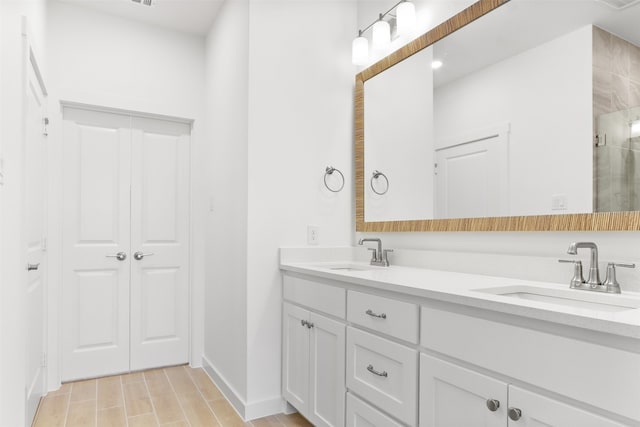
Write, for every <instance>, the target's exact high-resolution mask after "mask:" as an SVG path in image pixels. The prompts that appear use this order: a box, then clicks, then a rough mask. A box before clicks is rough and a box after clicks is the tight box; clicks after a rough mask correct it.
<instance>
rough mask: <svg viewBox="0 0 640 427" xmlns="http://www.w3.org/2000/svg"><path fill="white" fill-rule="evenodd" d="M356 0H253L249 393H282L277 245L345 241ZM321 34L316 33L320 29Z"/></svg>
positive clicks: (349, 214) (257, 396)
mask: <svg viewBox="0 0 640 427" xmlns="http://www.w3.org/2000/svg"><path fill="white" fill-rule="evenodd" d="M355 22H356V4H355V3H352V2H316V1H314V2H290V1H281V2H280V1H256V2H254V3H252V4H251V13H250V41H249V47H250V63H249V67H250V68H249V222H248V238H249V240H248V262H249V268H248V283H247V285H248V286H247V297H248V301H247V312H248V336H247V339H248V371H247V374H248V396H247V397H248V400H249V402H260V401H271V400H274V399H279V398H280V394H281V393H280V346H281V342H280V335H281V279H280V273H279V270H278V247H280V246H292V245H293V246H299V245H304V244H306V235H307V225H308V224H312V225H317V226H319V227H320V243H321V244H323V245H325V244H329V245H342V244H346V243H348V240H349V236H350V234H351V231H352V229H353V228H352V227H353V225H352V224H353V211H352V194H353V192H352V186H351V185H345V188H344V189H343V190H342V191H341V192H340V193H331V192H330V191H329V190H327V189H326V188H325V187H324V184H323V176H324V171H325V167H326V166H327V165H332V166H334V167H336V168H338V169H340V170H341V171H342V172H343V174H344V175H345V178H346V179H347V183H351V182H353V167H352V162H353V160H352V159H353V157H352V155H353V154H352V153H353V150H352V141H353V136H352V134H353V132H352V126H353V125H352V124H353V82H354V79H353V66H352V65H351V63H350V58H351V52H350V48H351V38H352V29H353V25H354V24H355ZM320 34H321V35H322V36H319V35H320Z"/></svg>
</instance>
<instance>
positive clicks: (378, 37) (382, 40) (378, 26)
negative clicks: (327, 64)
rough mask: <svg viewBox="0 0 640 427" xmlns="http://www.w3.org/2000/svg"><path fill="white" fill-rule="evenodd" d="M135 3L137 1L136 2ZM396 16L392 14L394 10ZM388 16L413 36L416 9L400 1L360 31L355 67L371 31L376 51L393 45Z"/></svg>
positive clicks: (398, 30)
mask: <svg viewBox="0 0 640 427" xmlns="http://www.w3.org/2000/svg"><path fill="white" fill-rule="evenodd" d="M134 1H135V0H134ZM394 9H395V10H396V14H395V15H394V14H392V13H391V12H392V11H393V10H394ZM387 16H390V17H391V19H395V26H396V35H397V36H399V37H407V36H411V35H412V34H413V33H414V32H415V27H416V9H415V6H414V4H413V3H411V2H410V1H409V0H400V1H399V2H398V3H396V4H394V5H393V6H392V7H391V8H390V9H389V10H387V11H386V12H384V13H380V14H379V15H378V19H377V20H375V21H374V22H372V23H371V24H369V25H368V26H367V27H366V28H365V29H364V30H358V37H356V38H355V39H354V40H353V43H352V45H351V60H352V62H353V64H354V65H365V64H366V63H367V60H368V59H369V41H368V39H367V38H366V37H364V36H363V34H364V33H365V32H366V31H367V30H368V29H370V28H371V29H372V30H371V33H372V34H371V44H372V45H373V48H374V49H376V50H383V49H385V48H386V47H387V46H388V45H389V44H390V43H391V25H390V23H389V21H387V20H385V18H386V17H387Z"/></svg>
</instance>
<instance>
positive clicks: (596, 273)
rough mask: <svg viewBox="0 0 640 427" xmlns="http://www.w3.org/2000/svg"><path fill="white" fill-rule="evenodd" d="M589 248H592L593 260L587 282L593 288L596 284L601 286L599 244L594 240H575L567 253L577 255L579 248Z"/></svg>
mask: <svg viewBox="0 0 640 427" xmlns="http://www.w3.org/2000/svg"><path fill="white" fill-rule="evenodd" d="M580 248H589V249H591V261H590V265H589V278H588V279H587V281H586V283H587V284H588V285H589V286H591V289H595V288H596V286H600V285H601V284H602V283H601V282H600V270H598V246H597V245H596V244H595V243H593V242H573V243H571V244H570V245H569V249H567V253H568V254H569V255H577V254H578V249H580Z"/></svg>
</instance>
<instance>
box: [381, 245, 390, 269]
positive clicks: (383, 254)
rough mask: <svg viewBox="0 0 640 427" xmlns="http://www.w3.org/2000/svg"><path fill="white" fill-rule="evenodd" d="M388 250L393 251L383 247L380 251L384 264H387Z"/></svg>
mask: <svg viewBox="0 0 640 427" xmlns="http://www.w3.org/2000/svg"><path fill="white" fill-rule="evenodd" d="M389 252H393V249H384V250H383V251H382V262H384V265H385V266H387V267H388V266H389Z"/></svg>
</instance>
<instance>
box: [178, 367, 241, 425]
mask: <svg viewBox="0 0 640 427" xmlns="http://www.w3.org/2000/svg"><path fill="white" fill-rule="evenodd" d="M184 369H185V370H186V368H184ZM189 369H191V368H189ZM187 376H188V377H189V379H190V380H191V382H192V383H193V385H194V386H196V390H198V393H200V396H201V397H202V400H204V403H206V404H207V408H209V410H210V411H211V413H212V414H213V418H215V419H216V421H217V422H218V424H220V427H224V424H222V422H221V421H220V418H218V416H217V415H216V411H214V410H213V408H212V407H211V405H209V401H208V400H207V399H206V398H205V397H204V394H202V390H200V386H199V385H198V384H196V382H195V381H194V380H193V376H191V373H190V372H189V371H187ZM234 410H235V409H234ZM240 419H241V420H242V417H241V418H240ZM242 421H243V422H244V420H242Z"/></svg>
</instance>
